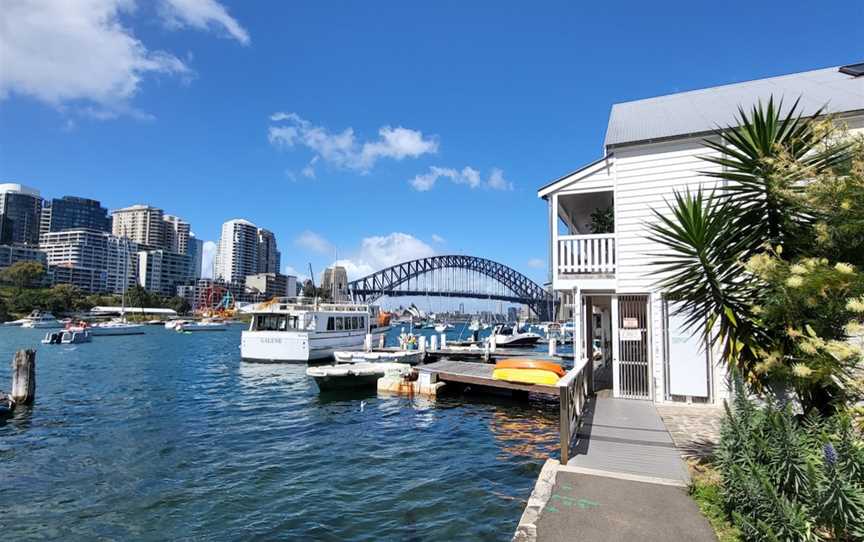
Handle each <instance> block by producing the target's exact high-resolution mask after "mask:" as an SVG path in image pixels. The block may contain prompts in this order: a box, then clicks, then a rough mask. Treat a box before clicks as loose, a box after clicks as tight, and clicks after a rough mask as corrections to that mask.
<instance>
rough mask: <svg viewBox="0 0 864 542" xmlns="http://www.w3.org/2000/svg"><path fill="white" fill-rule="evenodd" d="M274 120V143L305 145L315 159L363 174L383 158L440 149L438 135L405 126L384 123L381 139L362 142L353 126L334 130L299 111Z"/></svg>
mask: <svg viewBox="0 0 864 542" xmlns="http://www.w3.org/2000/svg"><path fill="white" fill-rule="evenodd" d="M270 120H271V122H273V123H277V124H273V125H271V126H270V127H269V129H268V133H267V139H268V140H269V141H270V143H271V144H272V145H273V146H275V147H281V148H292V147H294V146H296V145H300V146H304V147H306V148H308V149H310V150H312V151H313V152H315V157H314V158H313V159H312V160H313V162H315V161H317V159H318V158H321V159H323V160H325V161H326V162H328V163H331V164H333V165H335V166H337V167H341V168H346V169H352V170H355V171H360V172H362V173H368V172H369V171H370V170H371V169H372V168H373V167H374V166H375V164H376V162H378V160H380V159H382V158H391V159H393V160H403V159H405V158H417V157H419V156H423V155H424V154H434V153H436V152H438V141H437V139H436V138H434V137H428V138H427V137H425V136H424V135H423V133H422V132H420V131H418V130H411V129H409V128H403V127H401V126H398V127H396V128H392V127H390V126H383V127H381V128H380V129H379V130H378V136H379V137H378V139H377V140H374V141H366V142H360V141H358V140H357V138H356V137H355V136H354V129H353V128H350V127H349V128H345V129H344V130H342V131H341V132H339V133H330V132H328V131H327V129H326V128H324V127H323V126H315V125H313V124H312V123H311V122H309V121H308V120H306V119H303V118H302V117H300V115H298V114H296V113H282V112H279V113H273V114H272V115H270Z"/></svg>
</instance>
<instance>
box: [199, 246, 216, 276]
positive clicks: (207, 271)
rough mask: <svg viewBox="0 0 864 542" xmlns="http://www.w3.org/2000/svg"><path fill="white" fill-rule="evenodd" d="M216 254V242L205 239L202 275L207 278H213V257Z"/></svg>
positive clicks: (202, 252)
mask: <svg viewBox="0 0 864 542" xmlns="http://www.w3.org/2000/svg"><path fill="white" fill-rule="evenodd" d="M215 256H216V243H215V242H213V241H204V246H203V250H202V251H201V276H202V277H204V278H206V279H212V278H213V258H214V257H215Z"/></svg>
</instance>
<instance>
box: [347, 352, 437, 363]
mask: <svg viewBox="0 0 864 542" xmlns="http://www.w3.org/2000/svg"><path fill="white" fill-rule="evenodd" d="M333 357H334V358H336V361H337V362H339V363H381V362H392V363H407V364H409V365H417V364H418V363H420V362H421V361H423V353H422V352H420V351H419V350H403V351H401V352H359V351H353V350H350V351H346V350H339V351H336V352H333Z"/></svg>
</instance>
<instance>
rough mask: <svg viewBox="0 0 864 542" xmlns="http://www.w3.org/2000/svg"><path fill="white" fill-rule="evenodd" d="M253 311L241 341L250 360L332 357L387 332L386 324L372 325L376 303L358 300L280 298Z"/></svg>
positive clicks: (297, 359)
mask: <svg viewBox="0 0 864 542" xmlns="http://www.w3.org/2000/svg"><path fill="white" fill-rule="evenodd" d="M251 312H252V322H251V323H250V324H249V329H247V330H245V331H243V333H242V335H241V340H240V355H241V356H242V358H243V359H245V360H252V361H276V362H280V361H310V360H319V359H327V358H330V357H331V356H332V355H333V352H335V351H336V350H351V349H360V348H361V347H362V346H363V343H364V341H365V340H366V334H375V333H377V334H380V333H381V332H382V328H381V327H376V326H372V325H371V324H372V319H373V314H374V313H373V311H372V308H371V307H370V306H368V305H364V304H359V303H350V302H345V303H322V302H319V301H318V300H317V299H309V298H279V299H273V300H271V301H268V302H265V303H261V304H259V305H258V306H257V307H255V309H254V310H253V311H251ZM386 327H387V328H389V322H388V323H387V326H386Z"/></svg>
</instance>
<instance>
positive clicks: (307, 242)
mask: <svg viewBox="0 0 864 542" xmlns="http://www.w3.org/2000/svg"><path fill="white" fill-rule="evenodd" d="M294 244H296V245H297V246H300V247H303V248H305V249H307V250H311V251H312V252H319V253H321V254H329V253H331V252H333V244H332V243H330V241H328V240H327V239H325V238H324V237H323V236H321V235H319V234H317V233H315V232H314V231H311V230H306V231H304V232H303V233H301V234H300V235H298V236H297V238H296V239H294Z"/></svg>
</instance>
